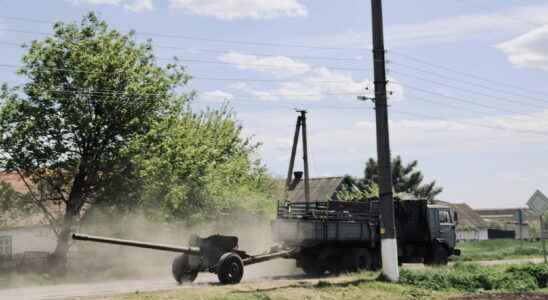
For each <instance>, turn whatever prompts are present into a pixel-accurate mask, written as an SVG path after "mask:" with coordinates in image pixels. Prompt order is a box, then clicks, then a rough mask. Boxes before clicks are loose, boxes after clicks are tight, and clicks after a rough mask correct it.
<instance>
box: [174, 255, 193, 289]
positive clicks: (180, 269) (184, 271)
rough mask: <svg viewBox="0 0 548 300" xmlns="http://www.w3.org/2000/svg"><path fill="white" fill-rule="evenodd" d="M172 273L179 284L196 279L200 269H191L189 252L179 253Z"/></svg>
mask: <svg viewBox="0 0 548 300" xmlns="http://www.w3.org/2000/svg"><path fill="white" fill-rule="evenodd" d="M171 273H172V274H173V278H175V280H176V281H177V282H178V283H179V284H181V283H183V282H193V281H194V280H195V279H196V276H198V271H196V270H191V269H190V264H189V262H188V255H187V254H182V255H179V256H178V257H177V258H175V259H174V260H173V264H172V265H171Z"/></svg>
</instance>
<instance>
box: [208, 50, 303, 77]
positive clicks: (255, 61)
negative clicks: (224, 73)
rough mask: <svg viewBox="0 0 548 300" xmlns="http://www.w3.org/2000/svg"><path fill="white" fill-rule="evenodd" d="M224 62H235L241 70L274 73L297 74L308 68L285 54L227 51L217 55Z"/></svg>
mask: <svg viewBox="0 0 548 300" xmlns="http://www.w3.org/2000/svg"><path fill="white" fill-rule="evenodd" d="M219 60H220V61H222V62H225V63H230V64H236V65H237V66H238V68H239V69H241V70H253V71H258V72H267V73H271V74H274V75H298V74H303V73H306V72H308V71H309V70H310V66H308V65H307V64H305V63H301V62H298V61H295V60H293V59H291V58H288V57H285V56H268V57H257V56H255V55H247V54H240V53H236V52H229V53H226V54H223V55H221V56H220V57H219Z"/></svg>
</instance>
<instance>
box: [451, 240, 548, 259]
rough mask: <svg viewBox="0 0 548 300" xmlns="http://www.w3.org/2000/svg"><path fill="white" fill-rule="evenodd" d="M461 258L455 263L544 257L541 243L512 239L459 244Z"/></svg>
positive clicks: (456, 257) (454, 257)
mask: <svg viewBox="0 0 548 300" xmlns="http://www.w3.org/2000/svg"><path fill="white" fill-rule="evenodd" d="M457 248H458V249H460V250H461V255H460V256H453V257H451V260H453V261H477V260H502V259H518V258H529V257H540V256H542V244H541V242H540V241H523V242H522V241H519V240H510V239H501V240H485V241H466V242H459V243H458V244H457Z"/></svg>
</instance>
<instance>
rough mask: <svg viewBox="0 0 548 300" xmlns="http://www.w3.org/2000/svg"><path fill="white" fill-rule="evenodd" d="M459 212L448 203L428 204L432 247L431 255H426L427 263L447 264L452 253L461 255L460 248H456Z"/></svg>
mask: <svg viewBox="0 0 548 300" xmlns="http://www.w3.org/2000/svg"><path fill="white" fill-rule="evenodd" d="M456 226H457V214H456V212H455V210H454V209H453V208H451V207H449V206H446V205H432V204H429V205H428V227H429V229H430V238H431V240H432V248H431V249H430V255H428V257H425V263H430V264H445V263H447V259H448V257H449V256H451V255H460V250H458V249H455V245H456V242H457V236H456V232H455V230H456Z"/></svg>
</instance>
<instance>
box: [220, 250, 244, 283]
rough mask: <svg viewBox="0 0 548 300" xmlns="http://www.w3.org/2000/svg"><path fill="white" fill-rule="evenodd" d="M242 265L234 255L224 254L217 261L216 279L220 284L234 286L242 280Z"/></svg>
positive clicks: (240, 260) (239, 259)
mask: <svg viewBox="0 0 548 300" xmlns="http://www.w3.org/2000/svg"><path fill="white" fill-rule="evenodd" d="M243 275H244V264H243V262H242V259H241V258H240V256H238V254H236V253H225V254H223V256H221V259H219V264H218V267H217V277H218V278H219V281H220V282H221V283H222V284H236V283H239V282H240V281H241V280H242V277H243Z"/></svg>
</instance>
